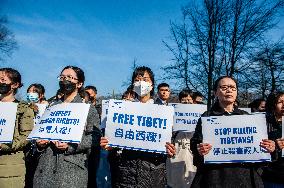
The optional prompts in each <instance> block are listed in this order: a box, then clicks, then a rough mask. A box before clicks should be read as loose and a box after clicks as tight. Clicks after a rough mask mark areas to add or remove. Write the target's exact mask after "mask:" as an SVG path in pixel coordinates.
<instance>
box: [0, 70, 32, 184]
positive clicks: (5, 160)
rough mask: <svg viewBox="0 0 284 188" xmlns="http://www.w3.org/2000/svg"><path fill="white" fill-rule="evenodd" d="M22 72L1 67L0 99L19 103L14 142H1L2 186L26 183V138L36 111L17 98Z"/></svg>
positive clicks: (0, 180) (0, 176)
mask: <svg viewBox="0 0 284 188" xmlns="http://www.w3.org/2000/svg"><path fill="white" fill-rule="evenodd" d="M22 85H23V84H22V80H21V75H20V73H19V72H18V71H17V70H15V69H12V68H1V69H0V101H1V102H14V103H18V107H17V114H16V122H15V128H14V136H13V142H12V143H11V144H4V143H2V144H0V187H1V188H22V187H24V185H25V173H26V169H25V161H24V158H25V157H24V151H25V150H26V149H27V148H26V145H27V143H28V142H27V141H26V138H27V136H28V135H29V133H30V131H31V130H32V128H33V124H34V121H33V118H34V111H33V110H32V109H31V108H30V107H29V105H28V104H27V103H25V102H20V101H18V100H17V99H16V98H15V95H16V93H17V90H18V89H19V88H20V87H22Z"/></svg>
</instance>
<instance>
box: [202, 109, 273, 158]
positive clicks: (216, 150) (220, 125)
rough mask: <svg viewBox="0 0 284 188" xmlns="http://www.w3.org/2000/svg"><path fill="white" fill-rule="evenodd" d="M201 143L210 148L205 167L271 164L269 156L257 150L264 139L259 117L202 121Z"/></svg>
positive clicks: (213, 118)
mask: <svg viewBox="0 0 284 188" xmlns="http://www.w3.org/2000/svg"><path fill="white" fill-rule="evenodd" d="M201 119H202V133H203V143H209V144H211V145H212V150H211V151H210V152H209V154H207V155H205V156H204V161H205V163H241V162H264V161H271V156H270V153H267V151H266V150H265V149H264V148H262V147H260V142H261V141H262V139H265V138H266V139H267V138H268V136H267V127H266V119H265V116H264V115H263V114H256V115H234V116H211V117H202V118H201Z"/></svg>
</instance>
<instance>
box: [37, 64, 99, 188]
mask: <svg viewBox="0 0 284 188" xmlns="http://www.w3.org/2000/svg"><path fill="white" fill-rule="evenodd" d="M58 79H59V87H60V91H61V92H62V93H64V96H63V98H61V100H59V101H57V102H55V103H53V105H56V104H61V103H82V98H81V97H80V95H79V91H80V90H81V89H83V84H84V81H85V75H84V72H83V71H82V70H81V69H80V68H78V67H74V66H67V67H65V68H64V69H63V70H62V72H61V74H60V75H59V77H58ZM98 126H99V117H98V114H97V111H96V109H95V108H94V106H93V105H90V109H89V113H88V117H87V122H86V126H85V129H84V133H83V135H82V139H81V142H80V143H79V144H75V143H65V142H60V141H47V140H37V151H38V152H40V154H41V155H40V158H39V162H38V166H37V169H36V172H35V176H34V182H33V186H34V188H54V187H57V188H61V187H62V188H63V187H64V188H65V187H69V188H72V187H73V188H84V187H87V183H88V166H87V156H88V153H90V150H91V147H92V146H94V145H98V143H99V139H100V136H101V134H100V130H99V129H98ZM94 178H95V177H94Z"/></svg>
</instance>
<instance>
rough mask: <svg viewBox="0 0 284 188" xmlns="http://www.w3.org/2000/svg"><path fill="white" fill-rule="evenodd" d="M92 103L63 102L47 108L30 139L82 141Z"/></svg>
mask: <svg viewBox="0 0 284 188" xmlns="http://www.w3.org/2000/svg"><path fill="white" fill-rule="evenodd" d="M89 108H90V104H85V103H61V104H57V105H54V106H51V107H50V108H47V109H46V110H45V112H44V114H43V115H42V117H41V118H40V120H39V121H38V123H37V125H36V126H35V127H34V129H33V130H32V132H31V133H30V135H29V136H28V139H41V140H58V141H62V142H74V143H79V142H81V138H82V134H83V130H84V128H85V124H86V120H87V116H88V112H89Z"/></svg>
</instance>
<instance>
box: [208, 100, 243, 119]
mask: <svg viewBox="0 0 284 188" xmlns="http://www.w3.org/2000/svg"><path fill="white" fill-rule="evenodd" d="M209 113H210V116H222V115H243V114H248V113H247V112H246V111H243V110H240V109H239V108H238V107H237V106H234V109H233V112H231V113H229V112H227V111H225V110H224V108H222V107H220V105H219V103H218V102H216V103H214V105H213V106H212V108H211V109H210V111H209Z"/></svg>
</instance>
